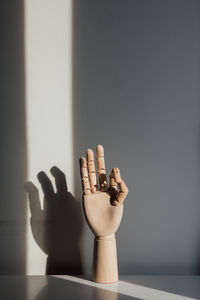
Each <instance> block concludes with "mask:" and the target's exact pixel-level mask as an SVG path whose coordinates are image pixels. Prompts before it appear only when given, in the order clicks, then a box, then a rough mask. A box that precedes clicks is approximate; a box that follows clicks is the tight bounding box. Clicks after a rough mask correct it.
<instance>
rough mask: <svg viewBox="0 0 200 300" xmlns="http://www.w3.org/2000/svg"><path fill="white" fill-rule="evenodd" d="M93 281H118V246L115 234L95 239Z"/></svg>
mask: <svg viewBox="0 0 200 300" xmlns="http://www.w3.org/2000/svg"><path fill="white" fill-rule="evenodd" d="M92 281H95V282H98V283H112V282H115V281H118V266H117V248H116V239H115V235H114V234H112V235H109V236H105V237H95V239H94V253H93V270H92Z"/></svg>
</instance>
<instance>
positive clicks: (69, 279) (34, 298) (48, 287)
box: [0, 275, 200, 300]
mask: <svg viewBox="0 0 200 300" xmlns="http://www.w3.org/2000/svg"><path fill="white" fill-rule="evenodd" d="M0 299H1V300H11V299H13V300H18V299H19V300H25V299H26V300H68V299H75V300H76V299H81V300H84V299H85V300H90V299H92V300H94V299H98V300H101V299H102V300H106V299H109V300H122V299H123V300H131V299H132V300H134V299H145V300H152V299H154V300H158V299H159V300H180V299H183V300H186V299H200V276H131V275H127V276H120V281H118V282H117V283H113V284H96V283H94V282H91V281H90V280H88V279H87V278H86V277H81V278H79V277H76V276H68V275H62V276H58V275H55V276H0Z"/></svg>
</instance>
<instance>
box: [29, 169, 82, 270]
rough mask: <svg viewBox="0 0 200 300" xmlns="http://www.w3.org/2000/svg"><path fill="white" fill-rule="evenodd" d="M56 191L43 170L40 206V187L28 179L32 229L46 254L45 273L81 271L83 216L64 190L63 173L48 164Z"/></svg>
mask: <svg viewBox="0 0 200 300" xmlns="http://www.w3.org/2000/svg"><path fill="white" fill-rule="evenodd" d="M50 171H51V174H52V175H53V177H54V178H55V185H56V189H57V191H56V192H54V188H53V185H52V183H51V180H50V179H49V178H48V176H47V175H46V174H45V173H44V172H43V171H42V172H40V173H39V174H38V180H39V182H40V184H41V186H42V190H43V193H44V208H43V209H41V204H40V199H39V191H38V189H37V188H36V186H35V185H34V184H33V183H32V182H27V183H26V185H25V189H26V191H27V192H28V196H29V204H30V211H31V218H30V224H31V230H32V234H33V237H34V239H35V241H36V243H37V245H38V246H39V247H40V249H41V250H42V251H43V252H44V253H46V254H47V255H48V257H47V263H46V275H51V274H69V275H78V274H82V273H83V270H82V260H81V253H80V245H79V243H80V238H81V234H82V228H83V218H82V212H81V205H80V203H79V202H78V201H77V200H76V199H75V198H74V197H73V196H72V194H71V193H70V192H68V190H67V183H66V178H65V174H64V173H63V172H62V171H61V170H60V169H59V168H57V167H52V168H51V170H50Z"/></svg>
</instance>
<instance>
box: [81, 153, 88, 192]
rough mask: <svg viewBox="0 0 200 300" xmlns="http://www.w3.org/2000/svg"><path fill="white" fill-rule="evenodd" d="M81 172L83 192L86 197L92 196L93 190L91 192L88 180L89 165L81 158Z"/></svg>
mask: <svg viewBox="0 0 200 300" xmlns="http://www.w3.org/2000/svg"><path fill="white" fill-rule="evenodd" d="M80 171H81V180H82V187H83V192H84V194H85V195H90V194H91V190H90V183H89V179H88V170H87V163H86V159H85V158H84V157H81V158H80Z"/></svg>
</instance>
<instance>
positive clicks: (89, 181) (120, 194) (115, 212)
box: [80, 146, 128, 237]
mask: <svg viewBox="0 0 200 300" xmlns="http://www.w3.org/2000/svg"><path fill="white" fill-rule="evenodd" d="M97 166H98V178H99V186H98V185H97V180H96V172H95V164H94V154H93V151H92V150H91V149H88V150H87V161H86V159H85V158H83V157H82V158H81V159H80V168H81V177H82V185H83V207H84V213H85V217H86V220H87V223H88V225H89V227H90V228H91V230H92V232H93V233H94V235H95V236H102V237H104V236H109V235H113V234H115V232H116V231H117V229H118V227H119V225H120V222H121V219H122V214H123V201H124V200H125V197H126V195H127V193H128V188H127V187H126V185H125V183H124V182H123V180H121V176H120V172H119V169H117V168H114V169H112V171H111V173H110V176H109V178H110V184H109V186H108V184H107V179H106V170H105V162H104V149H103V147H102V146H98V147H97ZM117 187H118V188H119V191H118V189H117Z"/></svg>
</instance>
